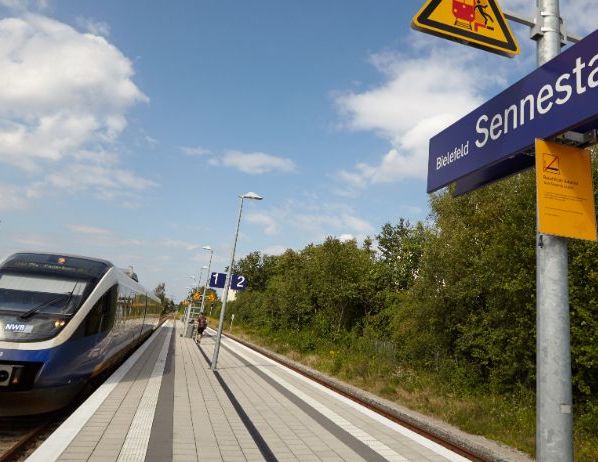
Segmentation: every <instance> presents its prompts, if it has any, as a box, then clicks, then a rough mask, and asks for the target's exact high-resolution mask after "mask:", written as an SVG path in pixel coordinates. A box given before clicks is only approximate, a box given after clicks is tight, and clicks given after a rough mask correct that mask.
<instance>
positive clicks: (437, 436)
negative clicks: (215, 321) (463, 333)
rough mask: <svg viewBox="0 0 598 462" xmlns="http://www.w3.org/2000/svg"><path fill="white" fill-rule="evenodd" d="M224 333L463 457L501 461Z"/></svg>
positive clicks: (307, 369) (304, 368)
mask: <svg viewBox="0 0 598 462" xmlns="http://www.w3.org/2000/svg"><path fill="white" fill-rule="evenodd" d="M223 335H225V336H226V337H229V338H230V339H231V340H234V341H236V342H239V343H240V344H242V345H244V346H246V347H247V348H250V349H251V350H254V351H256V352H258V353H260V354H262V355H264V356H266V357H268V358H270V359H271V360H273V361H276V362H277V363H279V364H282V365H284V366H285V367H288V368H289V369H291V370H293V371H295V372H297V373H299V374H301V375H303V376H305V377H307V378H309V379H310V380H313V381H315V382H317V383H319V384H320V385H323V386H325V387H326V388H329V389H331V390H333V391H335V392H336V393H339V394H341V395H343V396H345V397H346V398H349V399H350V400H352V401H354V402H356V403H359V404H361V405H362V406H365V407H367V408H368V409H370V410H372V411H374V412H376V413H378V414H380V415H383V416H384V417H386V418H388V419H390V420H392V421H393V422H396V423H398V424H399V425H402V426H403V427H406V428H408V429H409V430H412V431H414V432H415V433H418V434H420V435H422V436H424V437H425V438H427V439H429V440H432V441H434V442H435V443H438V444H440V445H441V446H444V447H445V448H447V449H450V450H451V451H453V452H455V453H457V454H460V455H461V456H463V457H466V458H467V459H469V460H471V461H472V462H496V461H497V460H499V459H496V458H495V457H494V456H493V455H491V454H484V452H485V451H484V450H483V449H482V448H468V447H466V445H464V444H459V442H458V441H454V440H453V439H452V438H447V435H446V434H445V433H443V432H442V431H435V429H434V428H430V427H429V426H426V425H420V424H418V422H416V421H414V419H408V418H404V417H403V416H401V415H400V414H399V413H398V412H393V410H392V409H390V408H387V407H384V406H381V405H378V404H377V403H376V402H375V401H373V400H369V399H367V398H362V397H361V396H360V394H359V393H355V389H353V387H351V386H346V387H340V386H339V385H338V384H337V383H336V382H335V381H333V380H330V379H328V378H326V377H325V376H323V375H318V374H315V373H314V372H312V371H311V370H309V368H307V367H304V366H301V365H298V364H296V363H293V362H292V361H290V360H287V359H285V358H283V357H281V356H280V355H278V354H273V353H272V352H270V351H268V350H266V349H265V348H262V347H258V346H256V345H253V344H251V343H248V342H247V341H245V340H243V339H240V338H238V337H236V336H234V335H231V334H228V333H226V334H225V333H223Z"/></svg>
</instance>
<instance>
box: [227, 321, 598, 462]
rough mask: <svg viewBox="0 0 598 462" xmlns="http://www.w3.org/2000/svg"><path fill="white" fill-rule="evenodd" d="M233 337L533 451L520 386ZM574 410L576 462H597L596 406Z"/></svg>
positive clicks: (291, 341)
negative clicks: (502, 387)
mask: <svg viewBox="0 0 598 462" xmlns="http://www.w3.org/2000/svg"><path fill="white" fill-rule="evenodd" d="M234 334H235V335H237V336H239V337H241V338H244V339H246V340H248V341H250V342H252V343H255V344H258V345H261V346H263V347H265V348H268V349H270V350H272V351H275V352H277V353H280V354H283V355H285V356H287V357H289V358H290V359H292V360H294V361H298V362H300V363H302V364H305V365H306V366H308V367H311V368H314V369H317V370H319V371H322V372H324V373H326V374H329V375H331V376H334V377H337V378H338V379H341V380H343V381H345V382H347V383H350V384H352V385H355V386H357V387H359V388H362V389H364V390H367V391H369V392H371V393H374V394H376V395H378V396H382V397H384V398H386V399H389V400H391V401H394V402H396V403H399V404H401V405H403V406H406V407H408V408H410V409H413V410H416V411H418V412H421V413H423V414H426V415H430V416H433V417H436V418H438V419H440V420H442V421H444V422H447V423H450V424H452V425H454V426H456V427H458V428H460V429H461V430H463V431H465V432H468V433H471V434H476V435H482V436H485V437H486V438H489V439H491V440H495V441H500V442H502V443H504V444H507V445H509V446H512V447H514V448H517V449H519V450H521V451H523V452H525V453H527V454H529V455H531V456H533V455H534V452H535V396H534V393H533V392H532V391H530V390H527V389H524V388H521V389H518V390H516V391H514V392H512V393H510V394H501V393H496V392H492V391H491V390H488V389H487V388H486V387H479V386H478V387H476V386H472V385H471V384H469V383H467V377H466V374H464V373H455V372H454V371H448V370H446V369H445V370H442V369H440V370H434V369H433V368H429V369H416V368H413V367H410V366H408V365H404V364H398V363H397V362H396V361H395V360H394V358H393V357H392V355H388V354H385V353H384V352H380V351H376V350H375V349H374V350H369V351H368V350H367V348H366V349H365V351H364V349H363V348H356V347H355V345H353V347H352V349H351V348H347V347H339V346H335V345H331V344H330V343H325V342H322V344H319V345H316V346H314V345H313V343H312V342H310V343H309V345H304V344H302V343H301V340H297V339H301V338H303V337H305V336H304V335H298V336H294V335H293V334H292V333H283V332H277V333H270V332H263V331H260V330H258V329H254V328H251V327H247V326H240V325H236V326H235V331H234ZM580 407H581V408H580V409H576V416H575V430H574V446H575V448H574V450H575V459H574V460H575V461H576V462H598V402H596V403H594V404H592V403H586V404H585V405H583V406H580Z"/></svg>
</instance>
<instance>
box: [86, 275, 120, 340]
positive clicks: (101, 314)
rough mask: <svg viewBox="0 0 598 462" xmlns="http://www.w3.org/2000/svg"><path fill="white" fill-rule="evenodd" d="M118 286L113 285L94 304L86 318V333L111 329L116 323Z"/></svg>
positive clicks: (90, 333) (92, 333)
mask: <svg viewBox="0 0 598 462" xmlns="http://www.w3.org/2000/svg"><path fill="white" fill-rule="evenodd" d="M116 296H117V286H113V287H112V288H111V289H110V290H109V291H108V292H106V293H105V294H104V295H103V296H102V297H101V298H100V299H99V300H98V301H97V302H96V304H95V305H94V306H93V308H92V309H91V311H90V312H89V314H88V315H87V319H86V320H85V335H86V336H88V335H94V334H97V333H98V332H105V331H107V330H109V329H110V328H111V327H112V325H113V324H114V313H115V311H116Z"/></svg>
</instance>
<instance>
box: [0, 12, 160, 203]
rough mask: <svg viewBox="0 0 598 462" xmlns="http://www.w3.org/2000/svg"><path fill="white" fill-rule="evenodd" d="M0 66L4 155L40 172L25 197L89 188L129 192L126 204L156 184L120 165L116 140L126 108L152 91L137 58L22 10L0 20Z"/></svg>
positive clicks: (106, 193)
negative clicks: (140, 82)
mask: <svg viewBox="0 0 598 462" xmlns="http://www.w3.org/2000/svg"><path fill="white" fill-rule="evenodd" d="M16 3H20V4H22V5H24V8H26V7H29V6H31V4H30V3H26V2H15V4H16ZM5 4H6V3H5ZM96 32H97V31H96ZM104 32H105V31H104ZM0 68H1V69H2V70H3V72H2V73H0V163H4V164H9V165H11V166H13V167H16V168H18V169H20V170H25V171H27V172H29V175H30V178H36V176H37V177H38V178H37V179H35V180H34V181H35V182H34V183H33V186H30V187H28V188H25V189H27V190H28V191H29V192H30V193H29V195H28V196H27V198H29V199H31V198H33V197H36V196H39V195H40V194H41V193H42V192H43V191H44V189H48V188H49V187H53V188H58V189H60V190H67V191H69V192H75V191H82V190H91V191H93V192H95V194H96V197H100V198H104V199H111V198H115V197H120V198H122V197H123V196H128V197H129V200H123V201H121V204H122V205H123V206H127V204H128V205H132V204H134V203H135V197H134V191H141V190H144V189H146V188H149V187H152V186H155V185H156V183H155V182H153V181H151V180H148V179H145V178H141V177H140V176H138V175H136V174H135V173H133V172H130V171H128V170H127V169H124V168H120V167H119V166H118V164H119V160H120V159H119V155H118V154H117V152H116V151H115V150H114V148H113V147H114V145H115V142H116V141H117V139H118V137H119V136H120V134H121V133H122V132H123V131H124V130H125V128H126V126H127V119H126V111H127V110H128V109H129V108H130V107H131V106H133V105H134V104H136V103H139V102H145V101H148V98H147V97H146V96H145V95H144V94H143V93H142V92H141V91H140V90H139V89H138V88H137V87H136V86H135V84H134V83H133V82H132V80H131V79H132V77H133V67H132V64H131V62H130V61H129V60H128V59H127V58H126V57H125V56H124V55H123V54H122V53H121V52H120V51H119V50H118V49H117V48H115V47H114V46H113V45H111V44H110V43H108V42H107V41H106V39H105V38H103V37H98V36H96V35H92V34H89V33H87V34H83V33H80V32H78V31H76V30H75V29H73V28H72V27H70V26H69V25H66V24H64V23H61V22H59V21H56V20H53V19H50V18H47V17H44V16H40V15H37V14H31V13H27V12H24V13H23V14H22V15H21V16H20V17H16V18H6V19H2V20H0ZM40 177H41V178H40ZM6 188H8V186H5V187H4V190H5V191H7V189H6ZM12 188H13V190H14V188H15V186H13V187H12ZM34 193H35V194H34ZM5 194H7V193H6V192H5ZM24 202H25V203H24ZM15 203H16V204H17V205H18V206H19V207H22V206H25V205H26V200H25V199H21V200H20V201H16V202H15Z"/></svg>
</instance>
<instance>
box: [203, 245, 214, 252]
mask: <svg viewBox="0 0 598 462" xmlns="http://www.w3.org/2000/svg"><path fill="white" fill-rule="evenodd" d="M202 249H204V250H207V251H208V252H211V251H212V247H210V246H209V245H204V246H203V247H202Z"/></svg>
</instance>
